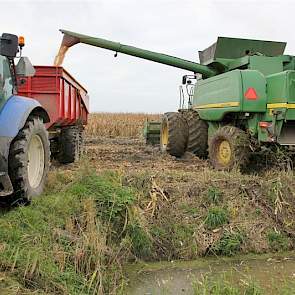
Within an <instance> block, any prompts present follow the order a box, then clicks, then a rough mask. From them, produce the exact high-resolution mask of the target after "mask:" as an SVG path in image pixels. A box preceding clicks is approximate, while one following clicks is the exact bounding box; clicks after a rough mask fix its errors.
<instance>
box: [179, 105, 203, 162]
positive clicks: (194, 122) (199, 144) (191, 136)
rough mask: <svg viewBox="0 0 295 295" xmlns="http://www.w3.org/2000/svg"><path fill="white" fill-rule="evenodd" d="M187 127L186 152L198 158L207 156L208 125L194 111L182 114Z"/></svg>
mask: <svg viewBox="0 0 295 295" xmlns="http://www.w3.org/2000/svg"><path fill="white" fill-rule="evenodd" d="M183 116H184V118H185V119H186V122H187V125H188V143H187V151H188V152H191V153H193V154H195V155H196V156H198V157H200V158H206V157H207V155H208V124H207V123H206V122H205V121H204V120H202V119H201V118H200V116H199V114H198V113H197V112H196V111H193V110H188V111H186V112H184V113H183Z"/></svg>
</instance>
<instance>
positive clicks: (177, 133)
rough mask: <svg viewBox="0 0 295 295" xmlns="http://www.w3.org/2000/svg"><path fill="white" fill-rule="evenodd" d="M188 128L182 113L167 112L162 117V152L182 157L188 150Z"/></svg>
mask: <svg viewBox="0 0 295 295" xmlns="http://www.w3.org/2000/svg"><path fill="white" fill-rule="evenodd" d="M187 140H188V128H187V123H186V121H185V119H184V118H183V117H182V115H181V114H180V113H176V112H174V113H165V114H164V115H163V118H162V124H161V134H160V146H161V151H162V152H167V153H168V154H170V155H171V156H175V157H181V156H182V155H183V154H184V153H185V150H186V146H187Z"/></svg>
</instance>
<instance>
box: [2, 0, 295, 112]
mask: <svg viewBox="0 0 295 295" xmlns="http://www.w3.org/2000/svg"><path fill="white" fill-rule="evenodd" d="M0 7H1V18H0V23H1V28H2V32H7V33H14V34H17V35H24V36H25V38H26V46H25V48H24V55H26V56H29V57H30V59H31V61H32V63H33V64H36V65H51V64H52V63H53V60H54V56H55V55H56V52H57V50H58V48H59V45H60V42H61V38H62V35H61V33H60V32H59V31H58V29H60V28H64V29H67V30H71V31H76V32H80V33H83V34H87V35H92V36H98V37H102V38H107V39H110V40H113V41H119V42H121V43H124V44H130V45H134V46H137V47H142V48H146V49H150V50H154V51H159V52H163V53H168V54H170V55H175V56H178V57H182V58H185V59H190V60H194V61H197V60H198V50H202V49H204V48H206V47H208V46H209V45H211V44H212V43H213V42H215V41H216V38H217V37H218V36H228V37H242V38H252V39H266V40H276V41H287V42H288V45H287V49H286V52H287V53H289V54H292V53H293V54H294V53H295V38H294V32H293V31H294V27H295V17H294V11H295V1H283V0H280V1H274V0H273V1H271V0H267V1H259V0H256V1H251V0H227V1H225V0H215V1H214V0H211V1H210V0H204V1H199V0H96V1H82V0H81V1H69V0H68V1H61V0H59V1H50V0H46V1H37V0H35V1H25V0H23V1H3V0H0ZM64 67H65V68H66V69H67V70H68V71H69V72H70V73H71V74H72V75H74V76H75V77H76V78H77V79H78V80H79V81H80V82H81V83H82V84H83V85H84V86H85V88H86V89H87V90H88V92H89V95H90V100H91V104H90V106H91V111H92V112H96V111H97V112H98V111H108V112H154V113H155V112H165V111H173V110H176V109H177V106H178V103H179V90H178V87H179V84H180V83H181V77H182V75H183V74H186V73H188V72H186V71H182V70H179V69H175V68H172V67H169V66H165V65H160V64H156V63H153V62H150V61H145V60H141V59H138V58H134V57H130V56H126V55H123V54H119V55H118V57H117V58H114V56H113V52H111V51H107V50H104V49H99V48H96V47H91V46H87V45H81V44H79V45H76V46H74V47H72V48H71V49H70V50H69V52H68V54H67V56H66V58H65V61H64Z"/></svg>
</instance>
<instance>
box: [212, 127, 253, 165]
mask: <svg viewBox="0 0 295 295" xmlns="http://www.w3.org/2000/svg"><path fill="white" fill-rule="evenodd" d="M249 144H250V143H249V137H248V135H247V134H246V132H244V131H243V130H241V129H239V128H237V127H234V126H224V127H221V128H219V129H218V130H217V131H216V133H215V134H214V135H213V136H212V138H211V139H210V141H209V158H210V162H211V164H212V166H213V167H214V168H215V169H219V170H227V171H229V170H231V169H233V168H234V167H237V168H239V167H243V166H244V165H245V164H246V163H247V162H248V158H249V152H250V151H249Z"/></svg>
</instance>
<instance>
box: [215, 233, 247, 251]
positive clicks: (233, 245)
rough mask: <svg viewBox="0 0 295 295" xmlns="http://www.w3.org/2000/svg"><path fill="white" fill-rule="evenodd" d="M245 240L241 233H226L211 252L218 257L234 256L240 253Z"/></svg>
mask: <svg viewBox="0 0 295 295" xmlns="http://www.w3.org/2000/svg"><path fill="white" fill-rule="evenodd" d="M244 240H245V238H244V236H243V235H242V234H241V233H229V232H226V233H224V234H223V236H222V237H221V239H220V240H219V241H217V242H216V244H214V245H213V247H212V249H211V250H212V252H214V253H215V254H217V255H225V256H232V255H234V254H236V253H238V252H239V251H240V248H241V245H242V243H243V242H244Z"/></svg>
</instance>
